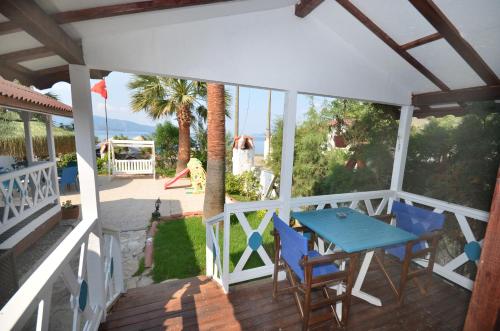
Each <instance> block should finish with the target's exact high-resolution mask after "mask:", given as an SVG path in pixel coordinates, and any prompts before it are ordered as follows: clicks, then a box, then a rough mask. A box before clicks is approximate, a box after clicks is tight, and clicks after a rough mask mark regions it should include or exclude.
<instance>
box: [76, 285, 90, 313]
mask: <svg viewBox="0 0 500 331" xmlns="http://www.w3.org/2000/svg"><path fill="white" fill-rule="evenodd" d="M88 296H89V286H88V285H87V282H86V281H85V279H84V280H82V283H81V284H80V294H79V295H78V307H79V308H80V311H84V310H85V307H86V306H87V297H88Z"/></svg>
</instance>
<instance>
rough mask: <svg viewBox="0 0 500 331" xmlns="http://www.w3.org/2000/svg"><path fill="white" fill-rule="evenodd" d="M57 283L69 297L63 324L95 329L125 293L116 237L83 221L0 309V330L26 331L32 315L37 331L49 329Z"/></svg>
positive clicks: (87, 221) (118, 242) (91, 223)
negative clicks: (69, 317) (68, 313)
mask: <svg viewBox="0 0 500 331" xmlns="http://www.w3.org/2000/svg"><path fill="white" fill-rule="evenodd" d="M76 260H78V267H77V268H76V270H74V268H73V267H72V266H73V265H75V263H74V262H76ZM72 262H73V263H72ZM58 280H62V281H63V282H64V284H65V286H66V288H67V289H68V291H69V292H70V294H71V297H70V300H69V301H68V306H69V307H70V308H71V310H72V311H73V318H72V321H69V322H70V323H67V324H66V323H65V324H66V325H72V327H71V329H72V330H97V329H98V327H99V324H100V322H101V320H103V319H104V318H105V315H106V309H107V307H108V306H109V305H110V304H111V303H112V302H114V300H116V298H117V297H118V296H119V294H120V293H121V292H123V289H124V287H123V278H122V269H121V251H120V241H119V238H118V234H117V233H116V232H114V231H109V230H104V231H102V230H101V226H100V223H99V221H98V220H91V219H84V220H82V221H81V222H80V223H79V224H78V225H77V226H76V228H75V229H74V230H73V231H72V232H71V233H70V234H69V235H68V236H67V237H66V238H65V239H64V240H63V241H62V242H61V244H59V246H57V248H56V249H55V250H54V251H53V252H52V253H51V254H50V255H49V257H48V258H47V259H46V260H45V261H44V262H43V263H42V264H41V265H40V267H39V268H38V269H36V270H35V272H34V273H33V274H32V275H31V276H30V277H29V278H28V280H27V281H26V282H25V283H24V284H23V285H22V286H21V288H20V289H19V290H18V291H17V292H16V294H15V295H14V296H13V297H12V298H11V299H10V301H9V302H7V304H6V305H5V306H4V307H3V309H2V310H1V311H0V326H1V329H2V330H11V329H22V328H23V327H24V328H26V327H29V326H30V325H25V324H26V322H28V321H29V320H30V317H31V316H32V314H33V312H36V330H49V329H50V317H51V316H50V312H51V298H52V290H53V288H54V283H55V282H56V281H58Z"/></svg>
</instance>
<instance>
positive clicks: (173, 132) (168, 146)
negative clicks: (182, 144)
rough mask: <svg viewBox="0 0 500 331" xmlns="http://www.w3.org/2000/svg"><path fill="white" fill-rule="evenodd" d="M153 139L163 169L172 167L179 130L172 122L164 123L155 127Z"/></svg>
mask: <svg viewBox="0 0 500 331" xmlns="http://www.w3.org/2000/svg"><path fill="white" fill-rule="evenodd" d="M153 138H154V140H155V146H156V148H157V149H158V151H159V153H158V154H159V156H160V158H161V163H163V164H162V165H163V167H167V168H168V167H172V166H174V164H175V161H176V155H177V148H178V145H179V128H178V127H177V126H175V125H174V124H173V123H172V122H170V121H165V122H164V123H163V124H161V123H160V124H158V125H157V126H156V130H155V133H154V135H153Z"/></svg>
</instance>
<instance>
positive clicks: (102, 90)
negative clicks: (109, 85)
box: [91, 79, 108, 99]
mask: <svg viewBox="0 0 500 331" xmlns="http://www.w3.org/2000/svg"><path fill="white" fill-rule="evenodd" d="M91 91H92V92H95V93H98V94H100V95H101V96H102V97H103V98H104V99H107V98H108V90H106V81H105V80H104V79H102V80H100V81H99V82H97V83H96V84H95V85H94V86H92V89H91Z"/></svg>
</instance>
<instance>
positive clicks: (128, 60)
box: [83, 2, 428, 104]
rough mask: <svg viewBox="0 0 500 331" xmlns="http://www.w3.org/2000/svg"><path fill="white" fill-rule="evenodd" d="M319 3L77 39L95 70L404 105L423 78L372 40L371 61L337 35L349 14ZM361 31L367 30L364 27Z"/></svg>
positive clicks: (347, 40)
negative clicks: (299, 10) (303, 11)
mask: <svg viewBox="0 0 500 331" xmlns="http://www.w3.org/2000/svg"><path fill="white" fill-rule="evenodd" d="M325 5H326V7H324V8H323V7H321V8H318V10H317V11H314V12H313V13H312V14H311V15H310V16H308V17H307V18H306V19H300V18H297V17H296V16H295V15H294V8H293V6H288V7H283V8H277V9H272V10H265V11H260V12H249V13H244V14H238V15H232V16H222V17H216V18H209V19H204V20H198V21H190V22H186V23H182V24H173V25H165V26H159V27H158V26H156V27H149V28H145V29H142V30H137V31H133V30H132V31H130V30H128V31H126V32H121V33H102V34H101V35H100V36H97V35H92V36H88V37H84V39H83V48H84V54H85V60H86V62H87V64H88V65H89V66H90V67H93V68H99V69H108V70H117V71H125V72H135V73H156V74H164V75H171V76H177V77H185V78H193V79H200V80H209V81H219V82H223V83H239V84H242V85H249V86H258V87H264V88H275V89H282V90H295V91H299V92H304V93H311V94H316V95H329V96H343V97H350V98H356V99H363V100H372V101H380V102H385V103H393V104H409V103H410V96H411V91H412V90H418V89H419V87H420V88H421V86H422V85H428V82H427V81H426V79H425V78H422V76H421V75H420V74H419V73H417V72H416V71H415V70H414V69H412V68H411V67H410V66H409V65H407V64H405V63H404V60H402V59H401V58H400V57H399V56H398V55H397V54H395V53H394V52H393V51H392V50H390V49H387V50H384V46H383V45H382V46H381V45H380V44H377V43H376V42H375V46H377V47H378V46H381V47H382V51H380V50H379V51H378V53H377V56H378V57H377V58H379V59H384V60H383V61H379V62H376V61H374V60H373V59H372V58H371V57H370V52H369V50H368V51H367V50H366V49H365V50H363V49H360V48H359V47H360V46H359V44H360V43H359V40H358V42H354V43H353V44H351V43H349V38H348V36H345V35H343V38H341V37H339V35H338V34H337V32H336V30H335V21H336V20H337V18H336V16H338V20H340V19H341V18H342V19H344V20H345V21H344V22H343V23H342V31H345V30H348V29H349V24H353V27H354V26H356V24H358V25H359V23H356V21H355V20H353V19H351V20H349V19H347V18H346V17H348V16H346V15H350V14H348V13H347V12H345V11H343V9H342V8H338V4H332V3H331V2H329V3H327V2H325ZM325 5H321V6H325ZM328 6H334V7H332V8H329V7H328ZM319 9H321V10H319ZM325 13H331V14H329V15H326V14H325ZM139 15H141V14H139ZM144 19H147V16H144ZM112 20H113V19H110V21H112ZM134 20H136V21H137V20H138V18H137V17H135V18H134ZM358 29H359V26H358ZM366 35H367V36H369V35H370V32H369V31H366ZM370 36H371V35H370ZM370 38H373V36H371V37H370ZM370 40H371V39H370ZM375 46H374V47H375ZM381 52H382V53H381ZM384 52H385V53H384ZM382 55H383V56H382ZM386 57H387V58H386ZM401 61H403V62H401ZM401 71H403V72H401Z"/></svg>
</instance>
